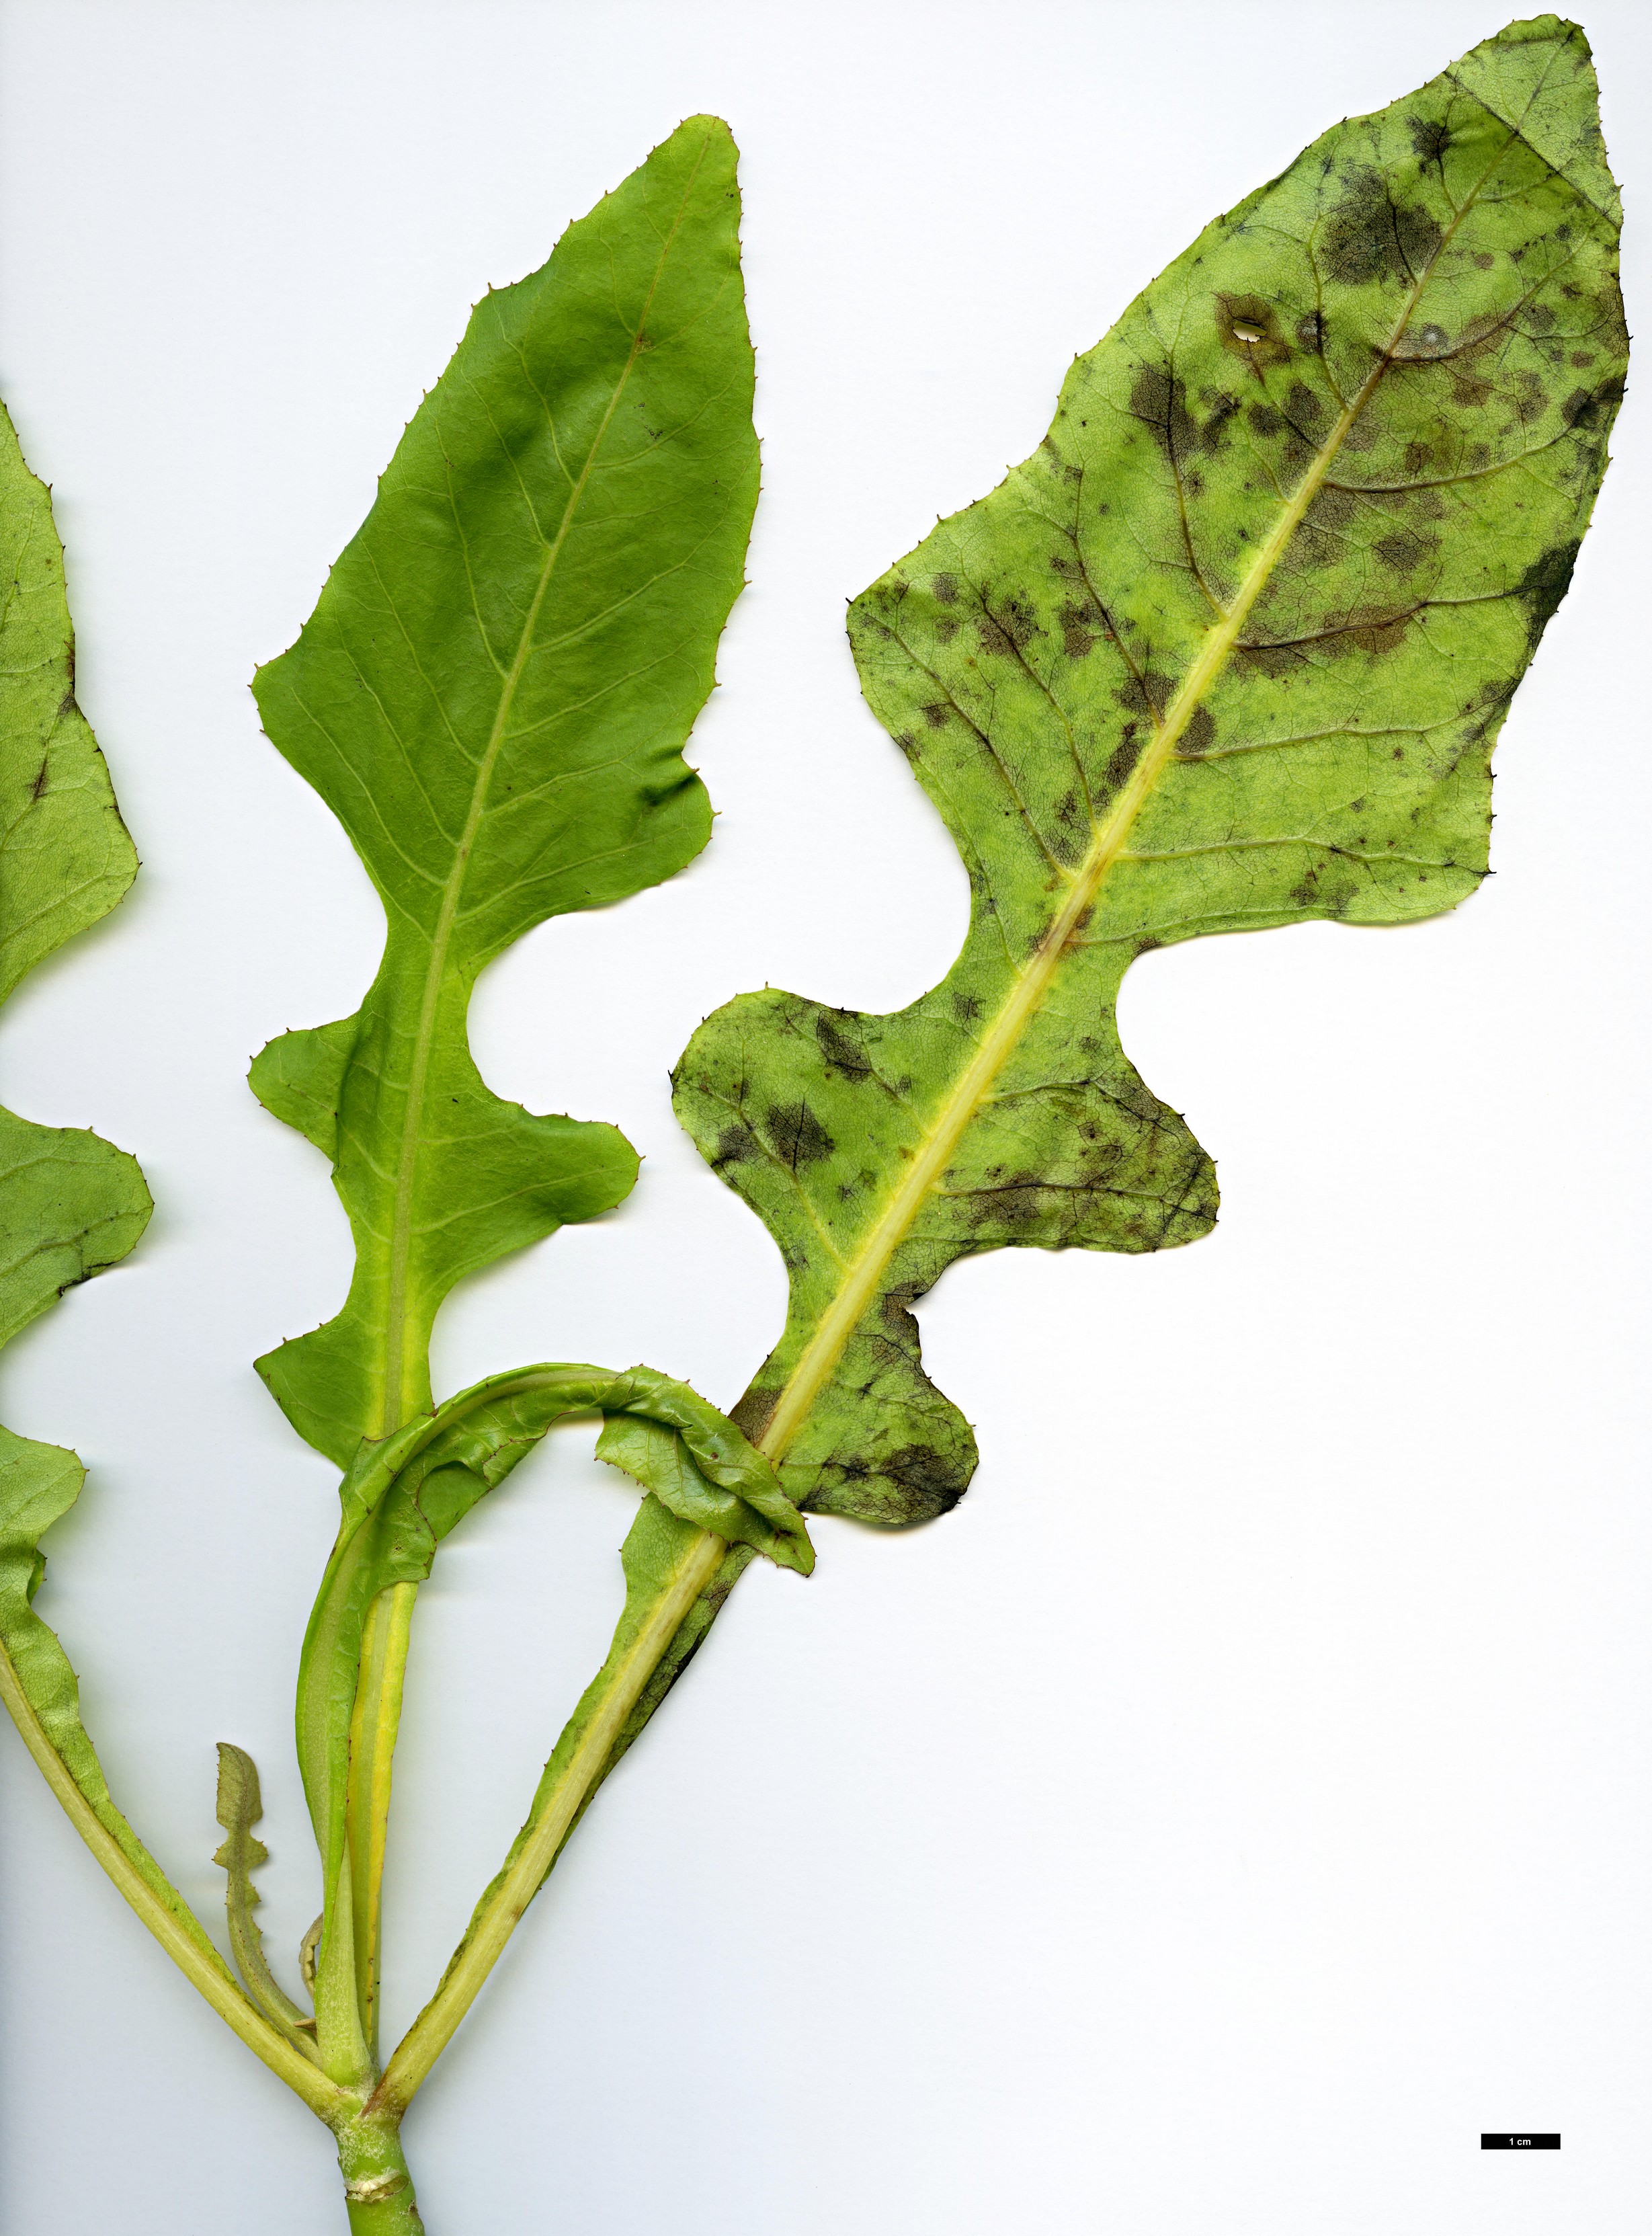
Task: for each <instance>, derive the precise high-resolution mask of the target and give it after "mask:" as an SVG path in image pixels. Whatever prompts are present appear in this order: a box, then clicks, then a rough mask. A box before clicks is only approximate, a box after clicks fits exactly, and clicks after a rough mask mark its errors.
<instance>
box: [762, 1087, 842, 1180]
mask: <svg viewBox="0 0 1652 2236" xmlns="http://www.w3.org/2000/svg"><path fill="white" fill-rule="evenodd" d="M764 1123H765V1125H766V1126H767V1128H768V1132H769V1139H770V1141H771V1142H772V1143H773V1145H774V1148H775V1154H777V1156H778V1157H779V1159H780V1161H781V1162H782V1163H783V1164H785V1165H790V1167H791V1169H792V1171H793V1172H794V1173H795V1172H799V1171H801V1170H802V1168H803V1166H805V1165H816V1164H818V1163H819V1162H820V1161H821V1160H822V1159H823V1158H824V1157H829V1156H830V1155H831V1154H832V1151H833V1150H834V1149H835V1148H836V1147H837V1144H836V1141H833V1139H832V1137H831V1135H830V1134H829V1133H828V1132H827V1131H826V1128H824V1127H823V1125H822V1124H821V1122H820V1121H819V1119H818V1118H816V1115H815V1114H814V1112H813V1111H812V1110H811V1109H810V1107H809V1105H808V1104H807V1103H806V1102H777V1103H776V1104H774V1105H773V1106H772V1107H771V1108H770V1111H769V1113H768V1115H767V1117H766V1119H765V1121H764Z"/></svg>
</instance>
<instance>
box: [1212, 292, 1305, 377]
mask: <svg viewBox="0 0 1652 2236" xmlns="http://www.w3.org/2000/svg"><path fill="white" fill-rule="evenodd" d="M1216 332H1217V333H1218V334H1219V335H1220V336H1221V338H1222V346H1223V349H1225V350H1227V351H1228V352H1229V354H1230V355H1232V356H1234V357H1237V358H1243V359H1244V360H1245V362H1246V363H1247V364H1248V365H1255V367H1257V368H1258V369H1259V370H1261V369H1263V368H1265V367H1267V366H1268V365H1284V364H1285V363H1287V361H1288V359H1289V357H1290V354H1291V345H1290V344H1289V343H1288V341H1287V340H1286V339H1285V335H1284V330H1283V329H1282V326H1281V325H1280V323H1279V314H1278V312H1276V311H1275V308H1274V306H1273V305H1272V304H1271V303H1270V302H1269V301H1268V300H1267V299H1266V298H1265V297H1264V296H1262V295H1218V296H1217V297H1216Z"/></svg>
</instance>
